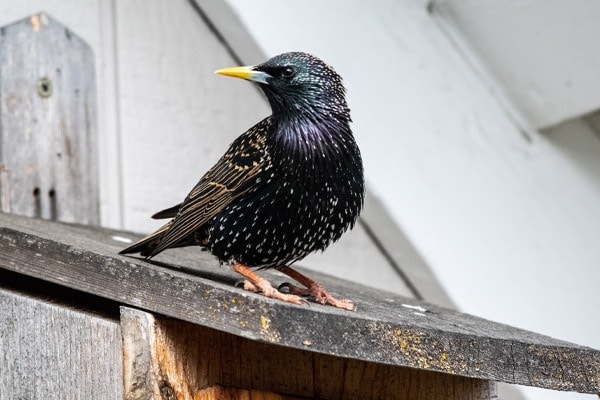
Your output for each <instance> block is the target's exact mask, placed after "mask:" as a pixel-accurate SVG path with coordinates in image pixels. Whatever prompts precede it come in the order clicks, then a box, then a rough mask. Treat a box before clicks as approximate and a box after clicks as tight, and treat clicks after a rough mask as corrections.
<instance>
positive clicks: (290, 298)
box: [235, 279, 310, 305]
mask: <svg viewBox="0 0 600 400" xmlns="http://www.w3.org/2000/svg"><path fill="white" fill-rule="evenodd" d="M235 286H236V287H240V286H241V287H242V288H243V289H244V290H246V291H249V292H253V293H261V294H262V295H264V296H265V297H269V298H271V299H277V300H282V301H285V302H287V303H293V304H306V305H310V303H309V302H308V301H307V300H306V299H303V298H302V297H300V296H297V295H295V294H291V293H283V292H280V291H279V290H278V289H275V288H274V287H273V286H271V284H270V283H269V281H267V280H266V279H265V280H264V281H259V282H256V283H253V282H250V281H249V280H248V279H243V280H239V281H238V282H236V284H235Z"/></svg>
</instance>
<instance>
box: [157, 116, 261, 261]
mask: <svg viewBox="0 0 600 400" xmlns="http://www.w3.org/2000/svg"><path fill="white" fill-rule="evenodd" d="M263 122H264V121H263ZM263 125H264V124H261V123H259V124H257V125H256V126H255V127H253V128H251V130H250V131H248V132H246V133H245V134H244V135H242V136H240V137H238V138H237V139H236V140H235V141H234V142H233V143H232V144H231V146H230V147H229V149H228V150H227V152H226V153H225V154H224V155H223V157H221V159H220V160H219V161H218V162H217V164H215V166H213V167H212V168H211V169H210V170H209V171H208V172H207V173H206V174H205V175H204V176H203V177H202V178H201V179H200V182H198V184H197V185H196V186H195V187H194V188H193V189H192V191H191V192H190V193H189V194H188V195H187V197H186V199H185V200H184V201H183V203H182V204H181V207H180V208H179V211H178V213H177V215H176V216H175V218H174V219H173V221H172V222H173V223H172V224H171V225H170V226H169V228H168V230H167V231H166V233H165V234H164V236H163V237H162V238H161V240H160V242H159V243H158V246H156V248H155V249H154V250H153V251H152V254H151V255H150V256H154V255H156V254H158V253H160V252H161V251H163V250H165V249H167V248H169V247H172V246H174V245H175V244H177V243H178V242H179V241H181V240H183V239H184V238H186V237H188V236H189V235H191V234H193V233H194V232H195V231H196V230H198V229H199V228H200V227H201V226H202V225H204V224H205V223H206V222H207V221H209V220H210V219H211V218H213V217H214V216H215V215H217V214H218V213H219V212H220V211H221V210H222V209H223V208H224V207H225V206H227V205H228V204H229V203H231V201H232V200H233V199H235V198H236V197H238V196H239V195H241V194H243V193H245V192H246V191H247V190H248V189H250V187H251V186H252V184H253V183H254V181H255V179H256V176H257V174H258V172H259V171H260V170H262V169H264V168H266V167H267V165H268V163H269V158H268V156H267V153H266V150H265V142H264V135H263V134H262V133H261V132H262V131H264V129H266V128H267V127H266V126H263Z"/></svg>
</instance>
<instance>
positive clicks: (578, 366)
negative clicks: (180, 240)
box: [0, 215, 600, 393]
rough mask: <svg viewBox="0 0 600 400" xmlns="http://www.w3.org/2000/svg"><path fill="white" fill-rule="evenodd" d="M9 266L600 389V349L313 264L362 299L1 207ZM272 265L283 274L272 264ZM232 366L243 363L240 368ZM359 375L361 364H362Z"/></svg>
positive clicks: (367, 349)
mask: <svg viewBox="0 0 600 400" xmlns="http://www.w3.org/2000/svg"><path fill="white" fill-rule="evenodd" d="M0 221H1V223H0V269H2V268H4V269H6V270H10V271H15V272H18V273H19V274H23V275H28V276H33V277H36V278H38V279H42V280H46V281H49V282H54V283H56V284H59V285H63V286H66V287H70V288H73V289H76V290H79V291H83V292H87V293H92V294H94V295H96V296H101V297H105V298H108V299H112V300H114V301H117V302H120V303H123V304H127V305H132V306H134V307H139V308H143V309H145V310H148V311H151V312H154V313H158V314H163V315H165V316H169V317H173V318H177V319H180V320H183V321H188V322H191V323H193V324H196V325H200V326H204V327H206V328H210V329H213V330H216V331H220V332H226V333H227V334H229V335H231V336H232V337H241V338H246V339H250V340H251V341H253V342H260V343H262V344H270V345H273V346H274V347H277V346H282V347H283V348H286V349H287V351H289V352H290V353H293V352H294V351H298V350H301V351H307V352H310V353H315V354H317V353H318V354H323V355H328V356H332V357H334V358H332V360H336V361H335V362H336V363H337V362H340V363H343V362H344V361H343V360H344V359H352V360H355V361H356V362H367V363H377V364H381V365H387V366H393V367H410V368H414V369H418V370H424V371H436V372H442V373H445V374H449V375H457V376H463V377H469V378H477V379H485V380H493V381H502V382H508V383H513V384H521V385H530V386H538V387H543V388H548V389H554V390H570V391H578V392H582V393H597V392H600V351H598V350H594V349H590V348H587V347H582V346H578V345H575V344H572V343H567V342H563V341H560V340H556V339H552V338H549V337H547V336H543V335H539V334H535V333H532V332H528V331H524V330H521V329H517V328H513V327H510V326H506V325H502V324H498V323H494V322H491V321H487V320H484V319H481V318H477V317H474V316H471V315H468V314H463V313H459V312H457V311H453V310H449V309H445V308H442V307H438V306H435V305H432V304H429V303H425V302H422V301H416V300H414V299H409V298H405V297H401V296H397V295H394V294H391V293H385V292H382V291H378V290H374V289H371V288H368V287H364V286H361V285H357V284H354V283H351V282H346V281H343V280H340V279H331V278H330V277H327V276H326V275H322V274H317V273H309V274H310V275H311V276H312V277H314V278H315V279H317V280H318V281H320V282H321V283H323V284H324V285H325V286H326V287H328V288H329V289H330V290H331V291H332V292H333V293H335V294H338V295H342V296H344V297H348V298H352V299H353V300H355V301H356V303H357V305H358V311H356V312H347V311H342V310H338V309H334V308H332V307H325V306H320V305H317V304H313V305H311V306H296V305H291V304H284V303H281V302H278V301H273V300H271V299H267V298H265V297H263V296H261V295H257V294H252V293H247V292H244V291H243V290H241V289H238V288H235V287H234V283H235V282H236V281H237V279H238V277H236V276H235V275H233V274H232V272H231V271H230V270H229V268H226V267H221V268H219V267H218V266H217V265H218V264H217V263H216V262H215V261H214V259H213V258H212V257H211V256H210V254H208V253H206V252H200V251H199V250H198V249H193V248H189V249H180V250H173V251H169V252H166V253H165V254H164V256H163V255H162V254H161V257H160V258H158V259H157V260H156V261H153V262H152V263H150V262H146V261H143V260H139V259H135V258H131V257H122V256H118V255H117V252H118V250H119V249H120V248H122V247H123V246H124V244H123V240H125V238H129V239H136V237H135V236H134V235H130V234H128V233H124V232H117V231H110V230H105V229H99V228H87V227H82V226H74V225H66V224H60V223H53V222H49V221H41V220H36V219H30V218H24V217H18V216H13V215H0ZM263 273H264V275H265V276H267V277H268V278H269V279H271V280H272V281H274V282H275V284H278V283H281V282H282V281H283V279H284V278H283V277H281V276H279V275H278V274H276V273H274V272H269V271H263ZM232 373H233V372H232ZM358 376H361V375H360V373H358Z"/></svg>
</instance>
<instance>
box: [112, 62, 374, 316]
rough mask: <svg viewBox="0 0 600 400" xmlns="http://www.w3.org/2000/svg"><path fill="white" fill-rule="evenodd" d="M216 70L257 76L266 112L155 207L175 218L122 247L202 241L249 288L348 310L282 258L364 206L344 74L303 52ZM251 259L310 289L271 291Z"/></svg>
mask: <svg viewBox="0 0 600 400" xmlns="http://www.w3.org/2000/svg"><path fill="white" fill-rule="evenodd" d="M217 73H220V74H223V75H229V76H235V77H239V78H244V79H248V80H251V81H254V82H257V83H258V84H259V86H260V88H261V89H262V91H263V92H264V94H265V95H266V97H267V99H268V100H269V103H270V105H271V109H272V115H271V116H269V117H267V118H265V119H263V120H262V121H260V122H259V123H258V124H256V125H255V126H253V127H252V128H250V129H249V130H248V131H246V132H245V133H243V134H242V135H241V136H239V137H238V138H237V139H235V140H234V142H233V143H232V144H231V145H230V146H229V148H228V150H227V152H226V153H225V154H224V155H223V157H222V158H221V159H220V160H219V161H218V162H217V163H216V165H214V166H213V167H212V168H211V169H210V170H209V171H208V172H207V173H206V174H205V175H204V176H203V177H202V178H201V179H200V181H199V182H198V184H197V185H196V186H195V187H194V188H193V189H192V191H191V192H190V193H189V194H188V195H187V197H186V198H185V200H184V201H183V202H182V203H181V204H178V205H176V206H174V207H171V208H169V209H166V210H163V211H161V212H159V213H157V214H155V215H154V216H153V217H154V218H172V219H171V220H170V221H169V222H168V223H167V224H165V225H164V226H163V227H161V228H160V229H159V230H157V231H156V232H154V233H153V234H151V235H149V236H148V237H146V238H144V239H142V240H141V241H140V242H138V243H136V244H134V245H132V246H130V247H128V248H126V249H124V250H123V251H121V254H126V253H137V252H139V253H141V255H142V256H145V257H147V258H150V257H153V256H155V255H157V254H158V253H160V252H162V251H163V250H166V249H168V248H173V247H181V246H190V245H199V246H202V247H205V248H207V249H208V250H210V252H211V253H212V254H214V255H215V256H216V257H217V258H218V259H219V260H221V261H223V262H228V263H230V264H231V265H232V267H233V268H234V270H236V271H237V272H239V273H241V274H242V275H243V276H244V277H246V279H247V285H246V288H248V289H251V290H255V291H261V292H263V293H264V294H265V295H267V296H269V297H275V298H280V299H282V300H285V301H291V302H295V303H300V302H302V301H303V300H301V299H300V298H299V297H298V295H309V296H313V297H315V298H316V299H317V301H319V302H321V303H330V304H332V305H335V306H337V307H341V308H347V309H353V308H354V304H353V303H352V302H351V301H349V300H337V299H335V298H333V297H332V296H331V295H330V294H329V293H327V292H326V291H325V290H324V289H323V288H322V287H321V286H320V285H318V284H317V283H315V282H313V281H312V280H310V279H308V278H306V277H304V276H303V275H300V274H298V273H297V272H296V271H294V270H291V268H289V267H287V265H289V264H291V263H293V262H295V261H297V260H299V259H301V258H303V257H305V256H306V255H307V254H309V253H310V252H313V251H315V250H324V249H325V248H326V247H327V246H328V245H329V244H331V243H332V242H334V241H336V240H338V239H339V238H340V236H341V235H342V234H343V233H344V232H345V231H346V230H347V229H348V228H351V227H352V226H353V225H354V223H355V221H356V219H357V217H358V215H359V213H360V211H361V209H362V204H363V198H364V179H363V166H362V160H361V156H360V151H359V149H358V146H357V144H356V142H355V140H354V137H353V135H352V131H351V129H350V125H349V123H350V121H351V120H350V113H349V109H348V106H347V104H346V100H345V90H344V87H343V85H342V80H341V78H340V76H339V75H338V74H337V73H336V72H335V71H334V70H333V68H331V67H330V66H328V65H327V64H325V63H324V62H323V61H321V60H319V59H318V58H316V57H314V56H311V55H309V54H306V53H299V52H293V53H285V54H281V55H279V56H276V57H273V58H271V59H270V60H268V61H266V62H265V63H263V64H260V65H257V66H254V67H235V68H228V69H224V70H219V71H217ZM248 267H251V268H253V267H258V268H271V267H276V268H278V269H279V270H281V271H282V272H284V273H286V274H288V275H290V276H292V277H293V278H294V279H296V280H298V281H299V282H300V283H302V284H303V285H305V286H307V289H300V288H298V287H295V286H293V285H289V284H286V285H285V286H286V287H287V291H288V293H281V292H279V291H277V290H274V289H273V290H271V289H272V287H271V286H270V284H268V282H267V283H265V282H266V281H265V280H264V278H261V277H259V276H258V275H256V274H255V273H254V272H253V271H251V270H249V269H248ZM267 284H268V286H267Z"/></svg>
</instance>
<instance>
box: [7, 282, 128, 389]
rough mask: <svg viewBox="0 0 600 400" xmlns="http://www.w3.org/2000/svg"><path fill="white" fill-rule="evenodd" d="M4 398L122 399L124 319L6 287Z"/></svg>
mask: <svg viewBox="0 0 600 400" xmlns="http://www.w3.org/2000/svg"><path fill="white" fill-rule="evenodd" d="M0 316H1V317H0V371H2V373H0V398H1V399H65V400H68V399H73V400H77V399H119V398H122V396H123V384H122V368H121V365H122V361H121V360H122V356H121V330H120V326H119V323H118V321H114V320H111V319H107V318H102V317H99V316H98V315H94V314H89V313H86V312H84V311H81V310H74V309H72V308H69V307H66V306H64V305H60V304H53V303H51V302H49V301H46V300H43V299H38V298H33V297H29V296H26V295H23V294H21V293H18V292H14V291H12V290H7V289H2V288H0Z"/></svg>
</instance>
